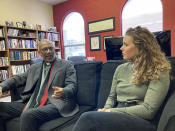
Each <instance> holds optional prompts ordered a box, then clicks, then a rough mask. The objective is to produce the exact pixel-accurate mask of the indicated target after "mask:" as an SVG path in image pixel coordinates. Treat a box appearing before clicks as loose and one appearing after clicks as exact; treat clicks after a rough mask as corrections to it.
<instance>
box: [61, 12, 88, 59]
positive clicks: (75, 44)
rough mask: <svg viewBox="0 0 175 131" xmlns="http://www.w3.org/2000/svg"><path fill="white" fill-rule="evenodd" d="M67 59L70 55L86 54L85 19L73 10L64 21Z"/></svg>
mask: <svg viewBox="0 0 175 131" xmlns="http://www.w3.org/2000/svg"><path fill="white" fill-rule="evenodd" d="M63 40H64V53H65V59H67V58H68V57H69V56H85V31H84V20H83V17H82V16H81V15H80V13H77V12H71V13H70V14H68V15H67V16H66V18H65V19H64V23H63Z"/></svg>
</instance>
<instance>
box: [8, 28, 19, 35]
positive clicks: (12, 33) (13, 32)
mask: <svg viewBox="0 0 175 131" xmlns="http://www.w3.org/2000/svg"><path fill="white" fill-rule="evenodd" d="M18 32H19V30H18V29H8V35H9V36H18Z"/></svg>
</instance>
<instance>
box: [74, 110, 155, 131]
mask: <svg viewBox="0 0 175 131" xmlns="http://www.w3.org/2000/svg"><path fill="white" fill-rule="evenodd" d="M73 131H156V129H155V127H154V126H153V125H152V124H151V123H150V122H149V121H147V120H144V119H141V118H138V117H133V116H131V115H127V114H123V113H114V112H97V111H91V112H86V113H83V114H82V115H81V116H80V118H79V120H78V121H77V122H76V124H75V126H74V128H73Z"/></svg>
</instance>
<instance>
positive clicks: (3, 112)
mask: <svg viewBox="0 0 175 131" xmlns="http://www.w3.org/2000/svg"><path fill="white" fill-rule="evenodd" d="M24 106H25V104H22V103H18V102H10V103H9V102H0V127H1V126H2V127H3V128H5V125H4V124H5V121H6V120H9V119H12V118H15V117H20V131H38V130H39V127H40V125H42V124H43V123H44V122H47V121H49V120H53V119H55V118H58V117H60V114H59V112H58V109H57V108H56V107H55V106H54V105H53V104H47V105H45V106H42V107H37V108H31V109H27V110H25V111H23V109H24ZM3 128H2V129H3Z"/></svg>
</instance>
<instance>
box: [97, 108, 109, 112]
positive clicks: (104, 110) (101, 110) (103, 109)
mask: <svg viewBox="0 0 175 131" xmlns="http://www.w3.org/2000/svg"><path fill="white" fill-rule="evenodd" d="M98 112H111V111H110V109H106V108H102V109H98Z"/></svg>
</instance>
